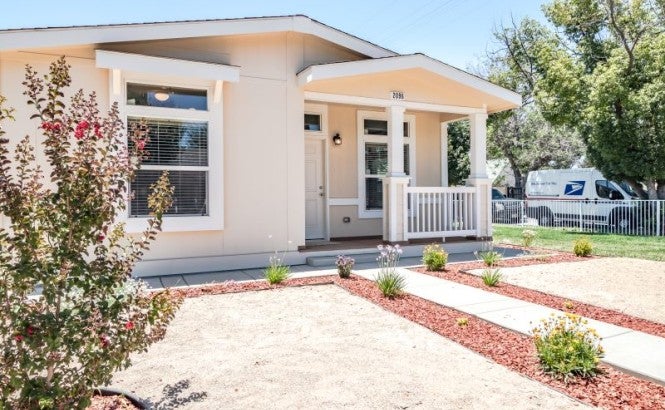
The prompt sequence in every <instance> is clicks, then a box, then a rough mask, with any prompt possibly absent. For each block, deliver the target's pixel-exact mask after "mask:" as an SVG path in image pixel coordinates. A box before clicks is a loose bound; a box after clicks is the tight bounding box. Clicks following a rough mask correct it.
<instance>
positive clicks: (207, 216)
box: [121, 75, 223, 231]
mask: <svg viewBox="0 0 665 410" xmlns="http://www.w3.org/2000/svg"><path fill="white" fill-rule="evenodd" d="M159 79H160V78H159V77H158V76H157V77H156V78H155V79H153V78H146V77H139V76H138V75H137V76H136V77H134V76H130V78H125V83H124V84H125V87H124V93H123V96H124V98H122V100H121V101H122V102H124V104H123V107H122V111H123V115H124V116H125V118H126V121H127V122H126V123H127V127H128V129H131V127H132V125H134V124H137V123H139V122H140V121H143V122H144V123H145V124H146V126H147V128H148V130H149V131H148V137H149V141H148V143H147V144H146V146H145V150H146V151H147V152H148V157H147V158H145V159H144V160H143V162H142V163H141V169H139V171H138V172H137V173H136V176H135V178H134V180H133V181H132V182H131V183H130V185H129V190H130V192H131V197H130V200H129V206H128V218H129V219H128V221H127V225H128V228H129V230H130V231H137V230H140V229H144V228H145V225H144V224H145V222H144V218H147V217H149V214H150V210H149V208H148V196H149V194H150V186H151V185H152V184H154V183H155V182H156V181H157V179H158V178H159V177H160V176H161V174H162V172H164V171H168V172H169V181H170V183H171V186H172V187H173V189H174V192H173V205H172V206H171V208H169V210H168V211H167V212H166V214H165V216H164V230H172V231H182V230H211V229H222V227H223V226H222V221H223V219H222V205H223V202H222V186H221V181H222V172H221V171H222V163H221V160H222V158H221V155H220V152H221V149H222V141H221V129H220V126H219V124H218V121H219V120H221V116H222V113H221V104H216V103H214V102H213V97H212V92H213V86H214V82H210V81H202V80H201V81H197V80H191V84H190V83H185V84H173V83H160V82H158V80H159ZM130 144H131V142H130Z"/></svg>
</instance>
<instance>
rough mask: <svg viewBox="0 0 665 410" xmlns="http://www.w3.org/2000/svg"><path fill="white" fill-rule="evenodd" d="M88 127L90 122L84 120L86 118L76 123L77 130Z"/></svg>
mask: <svg viewBox="0 0 665 410" xmlns="http://www.w3.org/2000/svg"><path fill="white" fill-rule="evenodd" d="M89 127H90V123H88V121H86V120H81V122H79V123H78V125H76V129H77V130H79V129H81V130H87V129H88V128H89Z"/></svg>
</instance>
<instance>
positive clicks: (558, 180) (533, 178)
mask: <svg viewBox="0 0 665 410" xmlns="http://www.w3.org/2000/svg"><path fill="white" fill-rule="evenodd" d="M525 198H526V214H527V217H529V218H535V219H537V220H538V224H539V225H541V226H550V225H555V224H557V225H567V224H570V225H572V224H575V225H578V224H593V225H606V226H608V227H610V228H612V230H616V231H626V230H628V229H630V228H631V227H632V226H633V225H634V222H635V215H636V208H637V205H636V203H637V202H636V201H633V200H634V199H637V196H636V195H635V193H634V192H633V191H632V190H631V189H630V187H628V186H627V185H625V184H618V183H616V182H613V181H609V180H608V179H607V178H605V177H604V176H603V174H602V173H600V171H598V170H597V169H595V168H572V169H548V170H541V171H531V172H529V175H528V176H527V179H526V187H525Z"/></svg>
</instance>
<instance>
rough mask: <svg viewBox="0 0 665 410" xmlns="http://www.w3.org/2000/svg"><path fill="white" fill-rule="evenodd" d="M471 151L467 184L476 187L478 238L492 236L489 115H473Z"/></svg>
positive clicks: (470, 119) (470, 117)
mask: <svg viewBox="0 0 665 410" xmlns="http://www.w3.org/2000/svg"><path fill="white" fill-rule="evenodd" d="M469 122H470V129H471V149H470V152H469V156H470V158H469V159H470V162H471V172H470V174H469V178H468V179H467V181H466V183H467V185H468V186H474V187H476V201H475V202H476V203H475V206H474V208H475V211H476V216H475V217H476V228H477V233H476V236H477V237H479V238H488V237H491V236H492V213H491V212H492V203H491V200H492V194H491V189H492V183H491V181H490V180H489V178H488V177H487V114H485V113H482V114H471V115H470V116H469Z"/></svg>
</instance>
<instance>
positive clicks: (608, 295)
mask: <svg viewBox="0 0 665 410" xmlns="http://www.w3.org/2000/svg"><path fill="white" fill-rule="evenodd" d="M472 273H474V274H480V273H482V269H479V270H474V271H473V272H472ZM501 273H502V274H503V281H504V282H506V283H510V284H513V285H517V286H522V287H525V288H529V289H535V290H539V291H541V292H545V293H550V294H553V295H558V296H561V297H565V298H570V299H574V300H578V301H580V302H584V303H589V304H592V305H596V306H600V307H604V308H607V309H614V310H617V311H620V312H623V313H626V314H629V315H633V316H636V317H641V318H644V319H648V320H652V321H655V322H659V323H665V302H664V301H665V262H657V261H649V260H642V259H629V258H593V259H588V260H584V261H581V262H562V263H556V264H543V265H531V266H521V267H505V268H501Z"/></svg>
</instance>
